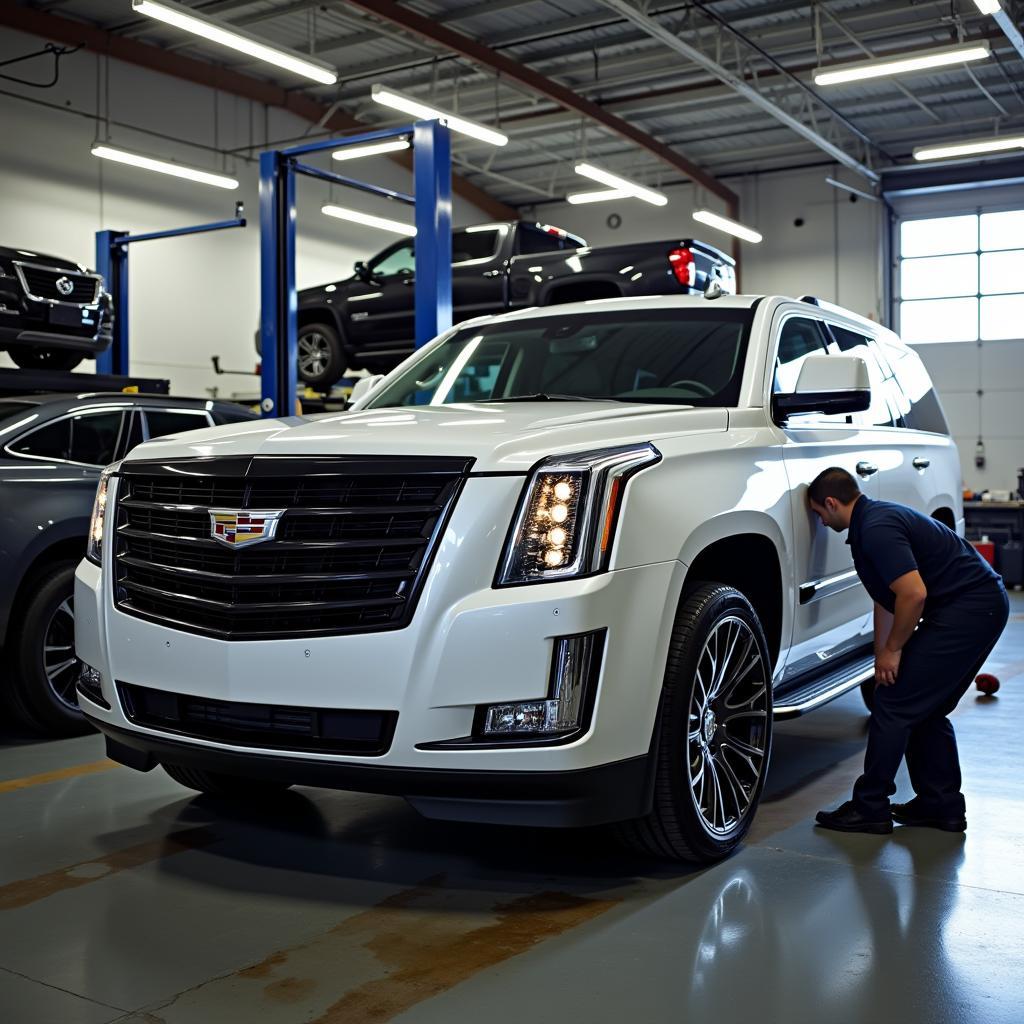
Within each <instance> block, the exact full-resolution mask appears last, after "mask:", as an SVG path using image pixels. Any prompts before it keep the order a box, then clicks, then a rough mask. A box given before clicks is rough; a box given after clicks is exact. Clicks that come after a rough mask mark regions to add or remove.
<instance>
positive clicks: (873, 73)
mask: <svg viewBox="0 0 1024 1024" xmlns="http://www.w3.org/2000/svg"><path fill="white" fill-rule="evenodd" d="M989 56H991V51H990V50H989V46H988V43H970V44H967V45H964V46H946V47H943V48H942V49H941V50H929V51H928V52H927V53H918V54H913V55H908V56H906V57H882V58H878V59H874V60H860V61H857V62H856V63H853V64H841V65H838V66H834V67H831V68H819V69H818V70H817V71H815V72H814V76H813V77H814V84H815V85H842V84H843V83H844V82H859V81H862V80H863V79H865V78H886V77H888V76H889V75H905V74H909V73H910V72H911V71H928V70H929V69H932V68H944V67H948V66H950V65H951V64H966V63H967V62H969V61H974V60H985V59H986V58H987V57H989Z"/></svg>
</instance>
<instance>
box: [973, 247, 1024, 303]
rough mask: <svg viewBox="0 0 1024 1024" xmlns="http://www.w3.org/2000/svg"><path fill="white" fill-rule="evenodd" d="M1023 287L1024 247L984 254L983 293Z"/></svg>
mask: <svg viewBox="0 0 1024 1024" xmlns="http://www.w3.org/2000/svg"><path fill="white" fill-rule="evenodd" d="M1022 241H1024V239H1022ZM1021 289H1024V249H1017V250H1016V251H1015V252H1014V251H1010V252H986V253H983V254H982V257H981V293H982V295H998V294H999V293H1001V292H1019V291H1021Z"/></svg>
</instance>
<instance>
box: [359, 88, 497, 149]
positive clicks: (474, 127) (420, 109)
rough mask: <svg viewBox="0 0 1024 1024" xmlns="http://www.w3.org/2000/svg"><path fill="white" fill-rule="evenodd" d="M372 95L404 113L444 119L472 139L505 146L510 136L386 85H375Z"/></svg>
mask: <svg viewBox="0 0 1024 1024" xmlns="http://www.w3.org/2000/svg"><path fill="white" fill-rule="evenodd" d="M370 96H371V97H372V98H373V100H374V101H375V102H376V103H381V104H383V105H384V106H385V107H392V108H394V109H395V110H401V111H402V112H403V113H406V114H412V116H413V117H418V118H420V119H421V120H424V121H442V122H444V123H445V124H446V125H448V127H449V128H451V130H452V131H453V132H459V133H460V134H461V135H468V136H469V137H470V138H472V139H479V140H480V141H481V142H489V143H490V144H491V145H492V146H504V145H506V143H507V142H508V136H507V135H503V134H502V133H501V132H498V131H495V130H494V129H493V128H488V127H487V125H485V124H480V123H479V122H477V121H470V120H469V119H468V118H465V117H459V115H458V114H449V113H448V112H447V111H444V110H440V109H439V108H438V107H434V106H431V105H430V104H429V103H423V102H422V101H421V100H417V99H413V98H412V97H411V96H406V95H405V94H404V93H400V92H395V90H394V89H389V88H388V87H387V86H386V85H375V86H374V87H373V88H372V89H371V90H370Z"/></svg>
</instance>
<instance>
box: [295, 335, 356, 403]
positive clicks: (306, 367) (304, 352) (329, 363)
mask: <svg viewBox="0 0 1024 1024" xmlns="http://www.w3.org/2000/svg"><path fill="white" fill-rule="evenodd" d="M298 361H299V380H300V381H301V382H302V383H303V384H305V385H306V386H307V387H311V388H317V389H319V390H323V391H326V390H327V389H328V388H330V387H331V386H332V385H334V384H336V383H337V382H338V381H339V380H341V378H342V377H344V376H345V370H346V369H347V366H346V359H345V350H344V349H343V348H342V346H341V338H340V337H339V335H338V332H337V330H336V329H335V328H334V327H332V326H331V325H330V324H306V325H305V326H304V327H300V328H299V336H298Z"/></svg>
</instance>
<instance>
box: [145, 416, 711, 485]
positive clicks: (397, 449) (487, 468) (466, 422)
mask: <svg viewBox="0 0 1024 1024" xmlns="http://www.w3.org/2000/svg"><path fill="white" fill-rule="evenodd" d="M728 423H729V416H728V413H727V411H726V410H725V409H697V408H693V407H692V406H664V405H640V404H632V405H626V404H623V403H621V402H515V403H509V402H495V403H493V404H488V405H443V406H422V407H421V406H403V407H399V408H393V409H371V410H368V411H366V412H352V413H339V414H336V415H335V414H331V415H327V416H315V417H310V416H295V417H290V418H288V419H279V420H257V421H254V422H253V423H244V424H232V425H230V426H225V427H214V428H210V429H207V430H195V431H189V432H188V433H187V434H179V435H173V434H172V435H169V436H167V437H162V438H158V439H157V440H154V441H147V442H146V443H145V444H142V445H139V447H137V448H135V449H134V450H133V451H132V453H131V454H130V455H129V456H128V459H127V461H129V462H138V461H147V460H149V461H152V460H154V459H181V458H208V457H210V456H231V455H234V456H239V455H241V456H245V455H264V456H267V455H269V456H275V455H276V456H289V457H300V456H304V455H318V456H325V455H370V456H372V455H413V456H416V455H421V456H430V455H443V456H460V457H463V458H466V457H468V458H472V459H473V460H474V464H473V472H474V473H488V472H491V473H493V472H505V473H510V472H512V473H525V472H527V471H528V470H529V469H530V468H531V467H532V466H534V465H535V464H536V463H537V462H538V461H540V460H541V459H542V458H545V457H546V456H549V455H567V454H572V453H574V452H584V451H589V450H591V449H595V448H607V447H612V446H616V445H623V444H632V443H642V442H644V441H652V440H655V439H656V438H658V437H663V436H665V435H666V434H679V433H700V432H707V431H723V430H726V429H727V428H728Z"/></svg>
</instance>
